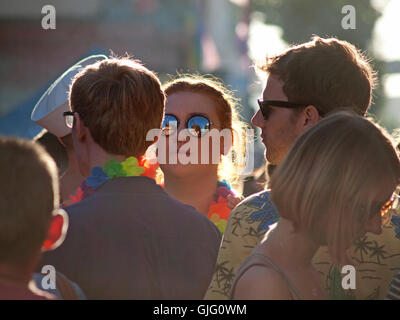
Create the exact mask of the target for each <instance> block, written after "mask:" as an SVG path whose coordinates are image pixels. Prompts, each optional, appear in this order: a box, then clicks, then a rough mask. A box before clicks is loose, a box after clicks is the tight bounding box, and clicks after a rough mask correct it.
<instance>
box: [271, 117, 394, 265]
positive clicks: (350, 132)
mask: <svg viewBox="0 0 400 320" xmlns="http://www.w3.org/2000/svg"><path fill="white" fill-rule="evenodd" d="M382 182H384V185H382ZM399 182H400V162H399V157H398V154H397V152H396V149H395V145H394V143H393V139H392V138H391V136H390V135H389V134H388V133H387V132H386V131H385V130H384V129H383V128H380V127H379V126H378V125H376V124H374V123H373V122H372V121H371V120H368V119H366V118H363V117H361V116H358V115H355V114H353V113H350V112H345V111H340V112H337V113H334V114H333V115H330V116H328V117H327V118H325V119H324V120H322V121H320V122H319V123H317V124H316V125H315V126H313V127H311V128H310V129H309V130H308V131H306V132H305V133H304V134H303V135H302V136H300V137H299V138H298V139H297V141H296V142H295V144H294V145H293V147H292V149H291V150H290V151H289V153H288V154H287V155H286V157H285V159H284V160H283V162H282V163H281V164H280V165H279V166H278V168H277V169H276V171H275V172H274V173H273V175H272V178H271V190H272V192H271V197H272V200H273V202H274V203H275V205H276V207H277V209H278V211H279V213H280V215H281V216H282V217H284V218H287V219H289V220H291V221H292V222H293V223H294V225H295V229H296V230H303V231H306V232H308V233H310V234H311V237H312V238H313V239H314V240H315V241H316V243H319V244H320V245H323V244H326V245H327V246H328V248H329V251H330V252H331V255H332V258H333V259H334V261H335V262H346V261H348V257H347V255H346V249H347V248H348V247H350V246H351V244H352V243H353V241H354V240H356V238H357V236H359V235H360V232H362V231H363V230H364V229H363V228H364V227H365V224H366V222H367V221H368V219H369V217H371V216H372V215H373V214H376V213H378V212H377V210H376V208H377V206H376V202H375V201H376V200H377V198H378V199H379V200H383V199H382V198H383V197H387V198H389V197H390V196H391V194H392V193H393V191H394V190H395V188H396V187H397V186H398V184H399ZM374 200H375V201H374Z"/></svg>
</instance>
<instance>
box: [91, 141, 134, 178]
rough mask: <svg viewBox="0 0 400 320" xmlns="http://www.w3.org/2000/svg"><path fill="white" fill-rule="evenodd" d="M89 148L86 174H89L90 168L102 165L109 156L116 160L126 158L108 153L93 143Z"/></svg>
mask: <svg viewBox="0 0 400 320" xmlns="http://www.w3.org/2000/svg"><path fill="white" fill-rule="evenodd" d="M89 150H90V153H89V163H88V167H89V172H88V173H87V175H90V173H91V170H92V169H93V168H94V167H103V166H104V164H105V163H106V162H107V161H108V160H110V158H114V159H115V160H117V161H124V160H125V159H126V158H127V157H126V156H124V155H117V154H111V153H108V152H106V151H104V150H103V149H102V148H101V147H100V146H98V145H93V146H92V147H91V148H90V149H89Z"/></svg>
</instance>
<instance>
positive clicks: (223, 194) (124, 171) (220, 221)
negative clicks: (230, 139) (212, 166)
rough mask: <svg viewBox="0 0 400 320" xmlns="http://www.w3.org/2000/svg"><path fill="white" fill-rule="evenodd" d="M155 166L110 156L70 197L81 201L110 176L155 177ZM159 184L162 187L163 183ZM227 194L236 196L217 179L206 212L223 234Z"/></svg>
mask: <svg viewBox="0 0 400 320" xmlns="http://www.w3.org/2000/svg"><path fill="white" fill-rule="evenodd" d="M157 168H158V163H156V164H154V165H151V164H150V163H149V162H148V161H147V160H146V158H144V157H143V156H142V157H140V158H139V160H137V159H136V158H135V157H129V158H127V159H126V160H125V161H123V162H119V161H117V160H116V159H114V158H110V160H108V161H107V162H106V163H105V164H104V165H103V167H94V168H92V171H91V174H90V176H89V177H88V178H87V179H86V180H84V181H82V183H81V185H80V186H79V188H78V190H77V193H76V194H75V195H71V196H70V199H71V200H72V202H73V203H77V202H79V201H82V200H83V199H86V198H87V197H88V196H90V195H91V194H93V193H94V192H95V190H96V189H97V188H99V187H100V186H101V185H103V184H104V183H106V182H107V181H108V180H110V179H112V178H117V177H136V176H146V177H149V178H152V179H155V177H156V172H157ZM161 186H162V187H164V186H163V183H162V184H161ZM229 195H232V196H233V197H237V195H236V194H235V193H234V192H233V191H232V190H231V187H230V185H229V183H228V182H227V181H225V180H223V181H218V182H217V192H216V194H215V200H214V201H212V202H211V203H210V206H209V208H208V213H207V217H208V219H210V220H211V221H212V222H213V223H214V224H215V225H216V226H217V228H218V229H219V231H220V232H221V233H222V234H224V231H225V228H226V225H227V222H228V218H229V215H230V214H231V209H230V208H229V207H228V196H229Z"/></svg>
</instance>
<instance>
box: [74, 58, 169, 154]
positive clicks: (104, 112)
mask: <svg viewBox="0 0 400 320" xmlns="http://www.w3.org/2000/svg"><path fill="white" fill-rule="evenodd" d="M69 99H70V105H71V109H72V111H74V112H76V113H78V115H79V118H80V120H81V121H82V122H83V124H84V126H86V127H87V128H88V129H89V131H90V134H91V136H92V137H93V140H94V141H95V142H96V143H97V144H98V145H99V146H100V147H101V148H102V149H103V150H104V151H106V152H107V153H109V154H116V155H124V156H135V157H139V156H141V155H143V154H144V153H145V151H146V149H147V148H148V147H149V146H150V145H151V144H152V143H153V142H152V141H146V134H147V133H148V131H149V130H151V129H154V128H157V129H160V128H161V121H162V118H163V114H164V104H165V96H164V93H163V91H162V90H161V83H160V81H159V80H158V78H157V77H156V75H155V74H154V73H153V72H151V71H149V70H148V69H147V68H145V67H144V66H143V65H142V64H141V63H140V61H138V60H132V59H129V58H123V59H117V58H112V59H105V60H103V61H100V62H97V63H95V64H92V65H90V66H87V67H86V68H85V69H83V70H82V71H81V72H80V73H79V74H77V75H76V77H75V78H74V80H73V83H72V85H71V90H70V97H69Z"/></svg>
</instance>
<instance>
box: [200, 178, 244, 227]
mask: <svg viewBox="0 0 400 320" xmlns="http://www.w3.org/2000/svg"><path fill="white" fill-rule="evenodd" d="M229 195H231V196H233V197H237V195H236V194H235V193H234V192H233V191H232V190H231V187H230V185H229V183H228V182H227V181H225V180H223V181H218V182H217V192H216V194H215V197H216V201H212V202H211V203H210V206H209V208H208V213H207V217H208V219H210V220H211V221H212V222H214V224H215V225H216V226H217V228H218V229H219V231H221V233H222V234H224V231H225V228H226V224H227V223H228V218H229V215H230V214H231V211H232V210H231V209H230V208H229V207H228V196H229Z"/></svg>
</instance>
